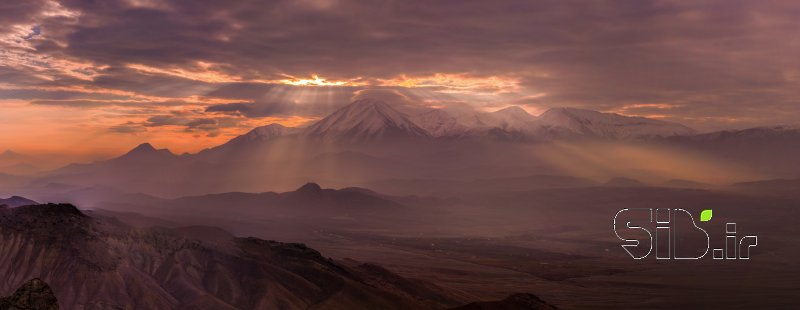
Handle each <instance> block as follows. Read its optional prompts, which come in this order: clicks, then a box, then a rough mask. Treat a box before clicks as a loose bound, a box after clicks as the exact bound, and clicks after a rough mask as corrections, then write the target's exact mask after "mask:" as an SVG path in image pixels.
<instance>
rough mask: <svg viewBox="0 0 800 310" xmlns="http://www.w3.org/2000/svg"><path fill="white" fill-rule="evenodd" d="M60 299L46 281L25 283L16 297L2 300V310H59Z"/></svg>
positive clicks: (37, 280)
mask: <svg viewBox="0 0 800 310" xmlns="http://www.w3.org/2000/svg"><path fill="white" fill-rule="evenodd" d="M57 309H58V299H56V295H55V294H53V290H52V289H50V286H49V285H47V283H45V282H44V281H42V280H40V279H38V278H37V279H32V280H30V281H28V282H25V284H23V285H22V286H21V287H20V288H19V289H17V291H16V292H14V295H11V296H8V297H3V298H0V310H57Z"/></svg>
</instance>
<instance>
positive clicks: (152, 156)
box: [113, 143, 177, 162]
mask: <svg viewBox="0 0 800 310" xmlns="http://www.w3.org/2000/svg"><path fill="white" fill-rule="evenodd" d="M175 157H177V156H176V155H175V154H172V152H170V151H169V150H168V149H156V148H155V147H153V145H151V144H150V143H142V144H140V145H138V146H137V147H135V148H133V149H132V150H130V151H128V153H125V154H124V155H122V156H120V157H117V158H115V159H113V161H121V162H122V161H127V162H130V161H139V162H147V161H158V160H163V159H172V158H175Z"/></svg>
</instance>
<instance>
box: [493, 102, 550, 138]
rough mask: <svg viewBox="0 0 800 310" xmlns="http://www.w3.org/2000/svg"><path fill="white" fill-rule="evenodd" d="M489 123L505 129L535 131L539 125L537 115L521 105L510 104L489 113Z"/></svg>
mask: <svg viewBox="0 0 800 310" xmlns="http://www.w3.org/2000/svg"><path fill="white" fill-rule="evenodd" d="M488 115H489V116H490V117H487V118H486V119H487V123H489V124H491V125H492V127H496V128H500V129H503V130H505V131H519V132H530V133H532V132H534V131H536V129H538V127H539V125H538V122H537V119H536V116H533V115H530V114H529V113H528V112H527V111H525V109H523V108H521V107H519V106H510V107H507V108H505V109H501V110H498V111H495V112H492V113H490V114H488Z"/></svg>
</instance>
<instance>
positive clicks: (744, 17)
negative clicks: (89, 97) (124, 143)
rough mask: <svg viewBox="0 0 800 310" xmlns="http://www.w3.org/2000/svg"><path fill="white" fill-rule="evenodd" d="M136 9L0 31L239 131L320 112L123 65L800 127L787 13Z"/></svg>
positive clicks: (553, 5)
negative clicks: (198, 99) (458, 86)
mask: <svg viewBox="0 0 800 310" xmlns="http://www.w3.org/2000/svg"><path fill="white" fill-rule="evenodd" d="M138 2H141V3H144V4H146V5H139V6H134V5H132V4H131V3H134V2H132V1H78V0H65V1H61V2H60V3H61V5H62V6H63V7H64V8H65V9H67V10H70V11H74V12H79V13H80V17H79V22H76V23H66V22H64V23H60V22H59V20H58V19H52V18H51V19H46V18H41V16H42V14H40V12H41V11H42V10H44V9H45V8H44V7H45V5H43V4H42V3H40V2H36V1H32V2H30V4H9V5H4V6H7V7H8V8H9V10H8V13H7V12H5V11H6V10H0V11H3V13H0V25H6V24H18V23H24V22H25V21H27V22H28V23H29V24H36V25H41V28H40V30H41V33H42V35H36V36H34V37H32V40H31V41H30V42H31V44H32V45H33V46H34V47H35V48H36V49H37V51H38V52H40V53H45V54H48V55H53V56H54V57H65V58H68V59H76V60H82V61H86V62H91V63H94V64H96V65H97V66H108V67H106V69H105V70H104V71H101V72H99V75H98V76H97V77H95V78H94V81H93V83H95V84H96V85H99V86H102V87H109V88H114V89H124V90H129V91H134V92H137V93H142V94H148V95H155V96H161V97H182V96H188V95H193V94H200V95H206V96H209V97H215V98H228V99H232V100H234V101H235V100H239V101H243V103H231V104H227V105H224V104H220V105H214V106H211V107H209V108H208V111H209V112H214V113H234V112H235V113H239V114H241V115H244V116H248V117H261V116H272V115H289V114H292V113H297V114H295V115H300V114H305V115H312V114H314V115H317V114H318V113H323V112H324V111H327V110H329V108H330V106H325V105H320V106H313V105H304V104H303V103H298V102H292V101H288V100H283V98H272V97H269V96H267V97H265V94H269V93H270V92H271V91H272V90H274V88H275V87H276V86H275V85H271V84H264V83H221V82H219V83H217V82H209V81H198V80H190V79H186V78H182V77H176V76H168V75H164V74H157V73H150V74H144V73H142V72H136V71H135V70H131V69H126V66H128V65H130V64H141V65H145V66H149V67H153V68H163V69H175V68H178V69H180V68H189V67H196V66H197V64H198V62H204V63H211V64H219V66H218V67H215V70H216V71H217V72H219V73H222V74H228V75H232V76H237V77H240V78H242V79H264V80H276V79H283V78H286V75H290V76H297V77H308V76H310V75H311V74H319V75H320V76H323V77H325V78H329V79H351V78H356V77H362V78H364V79H366V80H370V81H374V80H375V79H378V78H384V79H385V78H392V77H397V76H399V75H401V74H405V75H409V76H424V75H431V74H435V73H467V74H471V75H473V76H507V77H513V78H515V79H519V80H520V81H521V85H520V86H521V88H520V89H519V90H518V95H519V96H518V97H517V98H514V99H509V100H508V101H509V103H515V102H516V103H523V104H530V105H533V106H536V107H538V108H547V107H552V106H565V105H569V106H580V107H586V108H592V109H599V110H609V111H619V110H623V109H628V110H629V111H634V110H637V109H636V108H626V107H628V106H630V105H631V104H637V103H651V104H671V105H673V106H674V108H671V109H663V108H662V109H659V110H658V111H653V110H652V109H650V110H648V109H647V108H638V111H639V112H642V113H645V112H663V113H671V114H670V115H669V117H672V118H674V119H675V120H685V121H691V120H692V119H699V118H704V117H720V118H740V119H745V117H746V118H749V120H747V122H745V123H742V125H739V126H744V125H751V124H752V125H755V124H759V123H768V122H778V121H781V122H788V121H792V120H798V119H800V106H798V105H797V104H796V102H797V100H798V95H797V94H798V90H800V86H799V85H800V69H799V68H800V60H798V57H797V55H798V54H800V38H799V37H798V33H799V32H798V31H797V29H798V28H800V4H798V3H797V2H796V1H790V0H785V1H728V0H715V1H677V0H676V1H655V0H621V1H590V2H589V1H563V0H559V1H555V0H553V1H527V0H525V1H522V0H520V1H455V0H453V1H407V0H402V1H401V0H396V1H382V2H380V3H375V2H367V1H351V0H315V1H289V0H285V1H234V2H232V1H212V0H204V1H163V2H157V1H138ZM25 3H27V2H25ZM4 8H5V7H4ZM37 12H39V13H37ZM37 16H39V17H37ZM31 29H32V28H30V29H27V30H30V31H32V30H31ZM30 31H28V32H27V33H24V34H23V35H27V34H29V33H30ZM65 43H66V44H65ZM4 80H5V79H4ZM6 82H8V81H6ZM355 90H358V89H350V94H348V95H347V96H351V95H352V93H353V91H355ZM532 94H543V95H542V96H529V95H532ZM347 96H345V95H342V98H344V97H347ZM526 96H527V97H526ZM40 99H41V98H40ZM244 101H247V102H246V103H244ZM776 110H780V111H782V113H781V114H780V115H776V114H775V113H772V111H776ZM691 125H695V126H697V125H700V126H705V125H704V124H700V123H696V124H691ZM716 126H718V125H709V127H716Z"/></svg>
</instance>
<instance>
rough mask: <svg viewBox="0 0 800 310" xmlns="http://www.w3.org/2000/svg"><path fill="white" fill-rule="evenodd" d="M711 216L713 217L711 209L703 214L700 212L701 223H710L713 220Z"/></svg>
mask: <svg viewBox="0 0 800 310" xmlns="http://www.w3.org/2000/svg"><path fill="white" fill-rule="evenodd" d="M711 215H712V213H711V209H708V210H703V212H700V221H701V222H708V221H710V220H711Z"/></svg>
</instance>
